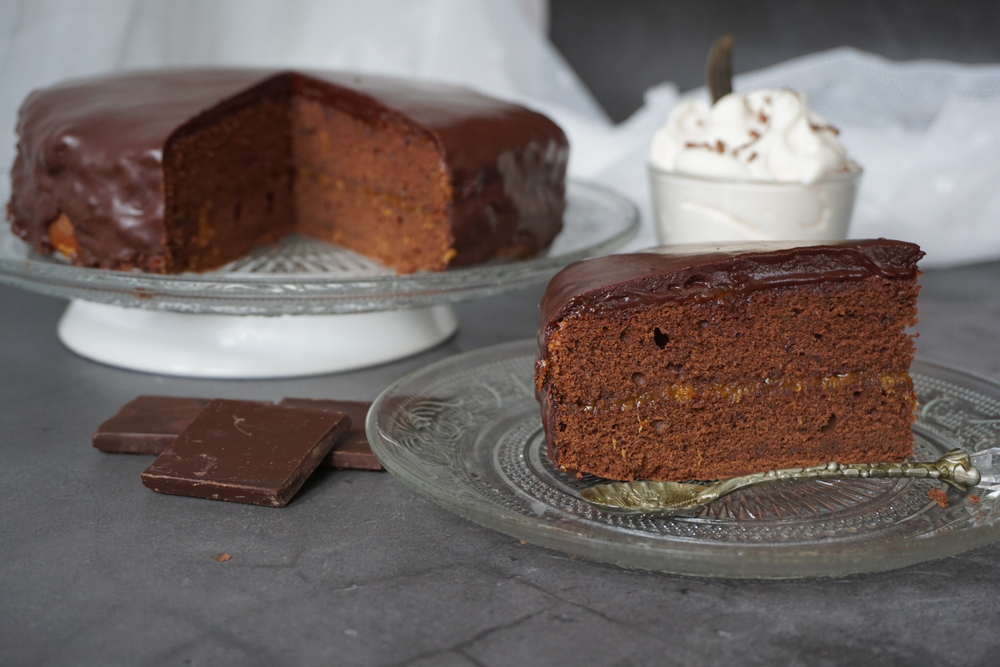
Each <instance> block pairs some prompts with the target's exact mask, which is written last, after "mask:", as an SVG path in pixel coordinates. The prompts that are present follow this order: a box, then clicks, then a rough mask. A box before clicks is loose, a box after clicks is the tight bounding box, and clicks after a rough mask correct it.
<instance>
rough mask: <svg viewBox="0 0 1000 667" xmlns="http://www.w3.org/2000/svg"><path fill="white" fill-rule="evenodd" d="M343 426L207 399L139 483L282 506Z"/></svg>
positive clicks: (331, 415)
mask: <svg viewBox="0 0 1000 667" xmlns="http://www.w3.org/2000/svg"><path fill="white" fill-rule="evenodd" d="M349 423H350V422H349V418H348V417H347V415H345V414H343V413H338V412H324V411H321V410H308V409H304V408H293V407H288V406H278V405H271V404H268V403H257V402H253V401H230V400H225V399H215V400H213V401H211V402H210V403H209V404H208V405H207V406H205V408H204V409H203V410H202V411H201V412H200V413H198V416H197V417H195V418H194V420H193V421H192V422H191V423H190V424H189V425H188V426H187V428H185V429H184V430H183V431H181V433H180V435H178V436H177V438H176V439H175V440H174V441H173V443H172V444H171V445H170V447H169V448H168V449H167V450H166V451H164V452H163V453H162V454H160V456H159V457H157V459H156V460H155V461H154V462H153V464H152V465H151V466H149V468H147V469H146V470H145V472H143V473H142V483H143V484H144V485H145V486H147V487H149V488H150V489H153V490H154V491H158V492H160V493H170V494H176V495H184V496H195V497H198V498H211V499H214V500H228V501H231V502H239V503H251V504H254V505H269V506H272V507H284V506H285V505H286V504H287V503H288V501H289V500H291V498H292V496H294V495H295V493H296V492H297V491H298V490H299V488H300V487H301V486H302V484H303V483H304V482H305V481H306V478H307V477H309V475H310V474H311V473H312V472H313V470H315V469H316V467H317V466H318V465H319V463H320V461H321V460H322V459H323V457H325V456H326V455H327V454H328V453H329V452H330V449H331V448H332V447H333V445H334V442H335V441H336V440H337V438H339V437H340V436H341V435H342V434H343V433H344V432H345V431H346V430H347V428H348V425H349Z"/></svg>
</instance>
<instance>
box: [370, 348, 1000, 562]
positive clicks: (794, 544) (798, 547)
mask: <svg viewBox="0 0 1000 667" xmlns="http://www.w3.org/2000/svg"><path fill="white" fill-rule="evenodd" d="M535 345H536V344H535V342H534V341H532V340H527V341H517V342H514V343H507V344H503V345H498V346H494V347H489V348H484V349H481V350H476V351H473V352H468V353H465V354H461V355H457V356H454V357H450V358H448V359H445V360H443V361H440V362H437V363H435V364H431V365H430V366H427V367H425V368H422V369H420V370H418V371H416V372H414V373H411V374H410V375H408V376H406V377H404V378H402V379H401V380H399V381H398V382H396V383H395V384H393V385H392V386H390V387H389V388H388V389H386V390H385V391H384V392H383V393H382V395H381V396H380V397H379V398H378V399H377V400H376V401H375V404H374V406H373V408H372V410H371V411H370V412H369V415H368V423H367V431H368V437H369V440H370V441H371V444H372V449H373V450H374V452H375V454H376V455H377V456H378V458H379V459H380V460H381V461H382V463H383V465H384V466H385V467H386V469H388V470H389V471H390V472H391V473H392V474H393V475H395V476H396V477H397V478H399V479H400V480H401V481H402V482H403V483H405V484H406V485H408V486H410V487H411V488H413V489H414V490H416V491H417V492H419V493H420V494H422V495H424V496H426V497H427V498H429V499H431V500H433V501H434V502H436V503H438V504H440V505H442V506H443V507H445V508H447V509H449V510H451V511H454V512H455V513H457V514H459V515H461V516H463V517H465V518H467V519H470V520H472V521H474V522H476V523H479V524H481V525H483V526H486V527H488V528H493V529H495V530H499V531H501V532H504V533H507V534H509V535H511V536H513V537H516V538H518V539H522V540H525V541H528V542H532V543H533V544H538V545H541V546H545V547H549V548H552V549H557V550H560V551H564V552H567V553H570V554H574V555H579V556H582V557H585V558H590V559H593V560H598V561H604V562H610V563H615V564H618V565H621V566H624V567H634V568H642V569H648V570H660V571H664V572H671V573H675V574H686V575H695V576H715V577H745V578H790V577H807V576H843V575H847V574H853V573H859V572H874V571H880V570H888V569H894V568H899V567H904V566H906V565H911V564H913V563H918V562H922V561H925V560H931V559H935V558H943V557H945V556H949V555H953V554H956V553H959V552H961V551H965V550H968V549H972V548H974V547H978V546H982V545H985V544H989V543H991V542H994V541H996V540H998V539H1000V498H998V497H1000V490H998V489H996V488H995V487H994V488H993V489H983V488H977V489H975V490H974V491H973V492H972V493H971V494H969V495H968V496H963V495H961V494H958V493H957V492H953V491H949V492H948V503H949V504H948V506H947V507H940V506H939V505H938V504H937V503H935V502H934V501H933V500H932V499H931V497H930V496H929V495H928V492H929V491H930V490H931V489H933V488H935V483H933V482H931V481H929V480H922V479H921V480H913V479H910V480H885V479H880V480H875V479H869V480H831V481H813V482H779V483H775V484H770V485H764V486H760V487H755V488H754V489H747V490H745V491H741V492H738V493H736V494H733V495H732V496H729V497H727V498H723V499H721V500H719V501H716V503H713V504H712V505H710V506H709V507H708V508H705V509H703V510H701V511H700V512H699V513H697V514H695V515H693V516H686V517H674V518H652V517H648V516H643V515H636V514H630V513H625V512H614V511H604V510H599V509H596V508H594V507H592V506H590V505H587V504H586V503H585V502H583V501H582V500H580V498H579V491H580V490H581V489H583V488H585V487H587V486H590V485H591V484H593V483H595V482H597V481H598V478H595V477H592V476H589V475H588V476H585V477H584V479H583V480H579V481H578V480H575V479H574V478H572V477H570V476H568V475H565V474H564V473H561V472H560V471H557V470H555V469H553V466H552V465H551V464H550V463H549V462H548V459H547V457H546V456H545V455H544V438H543V437H542V434H541V428H542V426H541V419H540V417H539V413H538V406H537V403H536V402H535V399H534V387H533V383H532V371H533V365H534V356H535ZM911 375H912V376H913V379H914V384H915V386H916V389H917V393H918V397H919V404H920V408H919V413H918V418H917V422H916V424H915V425H914V435H915V440H916V454H915V457H916V458H918V459H927V460H934V459H936V458H937V457H938V456H939V455H940V454H942V453H943V452H945V451H947V450H948V449H951V448H954V447H962V448H964V449H966V450H967V451H970V452H974V451H979V450H981V449H986V448H988V447H995V446H998V444H1000V384H998V383H996V382H994V381H992V380H988V379H985V378H980V377H977V376H975V375H972V374H969V373H966V372H963V371H958V370H955V369H951V368H948V367H946V366H941V365H937V364H933V363H930V362H927V361H923V360H920V359H918V360H917V361H916V362H914V365H913V368H912V369H911ZM973 495H976V498H978V502H976V498H973V497H971V496H973Z"/></svg>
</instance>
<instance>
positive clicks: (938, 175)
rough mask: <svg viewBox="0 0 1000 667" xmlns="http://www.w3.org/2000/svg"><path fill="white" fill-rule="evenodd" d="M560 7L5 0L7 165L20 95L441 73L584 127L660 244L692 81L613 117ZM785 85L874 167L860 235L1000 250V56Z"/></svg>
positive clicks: (803, 64)
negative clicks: (330, 73)
mask: <svg viewBox="0 0 1000 667" xmlns="http://www.w3.org/2000/svg"><path fill="white" fill-rule="evenodd" d="M544 17H545V0H519V1H518V2H511V1H510V0H368V1H366V2H355V1H352V0H340V1H337V0H5V1H4V2H0V91H2V95H0V166H6V165H9V164H10V162H11V161H12V159H13V154H14V135H13V128H14V123H15V119H16V112H17V107H18V105H19V104H20V101H21V100H22V99H23V98H24V96H25V95H26V94H27V93H28V92H29V91H30V90H31V89H33V88H37V87H41V86H46V85H50V84H52V83H54V82H56V81H59V80H62V79H65V78H69V77H77V76H85V75H91V74H97V73H103V72H109V71H115V70H121V69H135V68H151V67H178V66H202V65H250V66H273V67H313V68H328V69H349V70H355V71H362V72H373V73H385V74H392V75H400V76H409V77H415V78H424V79H436V80H441V81H447V82H452V83H458V84H463V85H467V86H470V87H473V88H477V89H479V90H481V91H484V92H486V93H490V94H493V95H496V96H499V97H504V98H508V99H514V100H518V101H521V102H524V103H526V104H528V105H530V106H532V107H535V108H537V109H539V110H541V111H543V112H545V113H548V114H549V115H551V116H552V117H553V118H554V119H555V120H556V121H557V122H559V123H560V124H561V125H562V126H563V128H564V129H565V130H566V132H567V134H568V135H569V137H570V142H571V147H572V148H571V158H570V172H571V175H572V176H573V177H576V178H581V179H588V180H595V181H600V182H603V183H605V184H607V185H609V186H611V187H613V188H615V189H617V190H619V191H620V192H622V193H623V194H625V195H626V196H628V197H630V198H631V199H633V200H634V201H635V202H636V204H637V205H638V206H639V207H640V210H641V211H642V214H643V223H644V224H643V229H642V232H641V233H640V235H639V237H638V238H637V239H636V240H635V241H634V242H633V243H631V244H630V245H629V249H637V248H640V247H644V246H648V245H652V244H653V243H654V242H655V241H654V236H653V231H652V221H651V215H650V204H649V187H648V183H647V177H646V166H645V165H646V157H647V153H648V150H649V146H650V141H651V139H652V136H653V134H654V132H655V131H656V130H657V129H658V128H659V127H660V125H662V124H663V122H664V121H665V120H666V117H667V114H668V113H669V111H670V109H671V108H672V107H673V105H674V104H676V102H677V100H678V93H677V89H676V87H675V86H673V85H672V84H669V83H665V84H662V85H660V86H657V87H655V88H652V89H650V90H649V91H647V92H646V97H645V104H644V105H643V107H642V108H641V109H640V110H639V111H637V112H636V113H635V114H634V115H633V116H632V117H631V118H629V119H628V120H627V121H625V122H624V123H621V124H619V125H617V126H614V125H612V124H611V123H610V122H609V120H608V118H607V116H606V115H605V114H604V113H603V111H602V110H601V109H600V107H599V106H598V105H597V103H596V102H595V101H594V99H593V97H592V96H591V95H590V93H589V92H588V91H587V89H586V88H585V87H584V86H583V84H582V83H581V82H580V80H579V79H578V78H577V77H576V75H575V74H574V73H573V71H572V70H571V69H570V68H569V67H568V66H567V64H566V63H565V62H564V61H563V59H562V58H561V56H560V55H559V53H558V52H557V51H556V50H555V49H554V48H553V47H552V45H551V44H550V43H549V42H548V41H547V40H546V39H545V37H544ZM540 28H541V29H540ZM782 86H786V87H790V88H794V89H796V90H799V91H801V92H804V93H806V95H808V97H809V100H810V102H811V104H812V105H813V107H814V108H815V109H817V110H818V111H819V112H820V113H821V114H823V115H824V116H825V117H826V118H827V119H828V120H829V121H830V122H831V123H833V124H834V125H836V126H837V127H839V128H840V130H841V139H842V140H843V143H844V145H845V146H846V147H847V150H848V152H849V154H850V155H851V156H852V157H853V158H854V159H855V160H856V161H857V162H858V163H859V164H861V166H862V167H863V168H864V169H865V175H864V177H863V180H862V186H861V192H860V195H859V200H858V204H857V208H856V210H855V215H854V221H853V223H852V226H851V231H850V235H851V236H854V237H871V236H885V237H890V238H899V239H905V240H910V241H915V242H917V243H919V244H920V245H921V246H922V247H923V248H924V249H925V251H926V252H927V258H926V259H925V261H924V263H923V265H924V266H928V267H929V266H944V265H953V264H960V263H968V262H975V261H983V260H990V259H998V258H1000V224H998V223H1000V158H998V156H1000V66H998V65H980V66H970V65H955V64H950V63H941V62H929V61H920V62H910V63H893V62H889V61H886V60H884V59H882V58H879V57H877V56H873V55H869V54H865V53H861V52H858V51H855V50H852V49H846V48H843V49H835V50H833V51H828V52H825V53H818V54H813V55H810V56H806V57H803V58H798V59H795V60H792V61H789V62H786V63H782V64H780V65H776V66H774V67H770V68H767V69H764V70H760V71H757V72H753V73H749V74H745V75H742V76H739V77H737V78H736V85H735V87H736V89H737V90H738V91H741V92H746V91H749V90H751V89H755V88H765V87H768V88H773V87H782ZM694 94H704V93H703V92H695V93H694ZM4 180H5V179H4ZM0 182H3V181H2V180H0ZM6 186H7V184H6V183H4V186H3V189H4V190H6ZM0 195H3V196H4V197H6V194H5V192H0Z"/></svg>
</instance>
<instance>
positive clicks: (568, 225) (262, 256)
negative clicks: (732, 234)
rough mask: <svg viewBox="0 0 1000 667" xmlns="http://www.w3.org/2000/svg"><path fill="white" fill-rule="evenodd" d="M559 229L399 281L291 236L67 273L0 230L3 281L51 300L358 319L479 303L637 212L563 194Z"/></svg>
mask: <svg viewBox="0 0 1000 667" xmlns="http://www.w3.org/2000/svg"><path fill="white" fill-rule="evenodd" d="M566 195H567V197H566V198H567V208H566V214H565V217H564V219H563V222H564V228H563V231H562V233H560V234H559V236H558V237H557V238H556V240H555V243H553V244H552V247H551V248H550V249H549V251H548V253H546V254H545V255H542V256H539V257H534V258H531V259H527V260H523V261H516V262H506V263H485V264H479V265H476V266H472V267H465V268H459V269H452V270H449V271H442V272H439V273H415V274H410V275H396V274H395V273H394V272H393V271H392V270H391V269H388V268H386V267H385V266H382V265H381V264H379V263H377V262H374V261H372V260H370V259H368V258H366V257H363V256H361V255H358V254H356V253H353V252H351V251H349V250H345V249H343V248H340V247H337V246H333V245H329V244H326V243H322V242H320V241H316V240H314V239H310V238H306V237H302V236H296V235H292V236H290V237H288V238H286V239H284V240H282V241H280V242H278V243H275V244H273V245H270V246H265V247H261V248H258V249H256V250H255V251H254V252H253V253H251V255H250V256H249V257H246V258H243V259H241V260H238V261H236V262H233V263H232V264H229V265H227V266H225V267H223V268H221V269H218V270H216V271H212V272H209V273H203V274H197V273H185V274H180V275H169V276H163V275H156V274H150V273H141V272H138V271H109V270H104V269H88V268H82V267H78V266H73V265H71V264H69V263H67V262H66V261H65V260H63V259H61V258H59V257H51V256H40V255H38V254H37V253H35V252H34V251H32V250H31V249H30V248H29V247H28V246H27V244H25V243H24V242H23V241H21V239H19V238H18V237H17V236H15V235H14V234H13V233H12V232H11V231H10V229H9V228H7V227H5V228H4V229H2V230H0V282H6V283H9V284H12V285H16V286H18V287H23V288H25V289H29V290H33V291H36V292H41V293H42V294H47V295H50V296H59V297H65V298H71V299H84V300H87V301H95V302H98V303H109V304H114V305H118V306H127V307H130V308H150V309H156V310H169V311H176V312H187V313H217V314H228V315H282V314H327V313H359V312H369V311H378V310H392V309H396V308H416V307H422V306H432V305H437V304H443V303H453V302H456V301H464V300H467V299H476V298H481V297H485V296H490V295H493V294H499V293H501V292H505V291H507V290H511V289H516V288H518V287H522V286H524V285H529V284H533V283H536V282H539V281H541V280H545V279H547V278H549V277H551V276H552V274H553V273H555V272H556V271H557V270H558V269H560V268H562V267H564V266H566V265H567V264H569V263H570V262H575V261H576V260H578V259H583V258H585V257H592V256H595V255H600V254H604V253H608V252H612V251H613V250H616V249H618V248H620V247H621V246H623V245H624V244H625V243H627V242H628V241H629V240H630V239H631V238H632V237H633V236H634V235H635V233H636V232H637V231H638V229H639V215H638V212H637V210H636V208H635V206H634V205H633V204H632V203H631V202H629V201H628V200H627V199H624V198H623V197H621V196H619V195H617V194H615V193H614V192H612V191H610V190H607V189H605V188H602V187H600V186H596V185H590V184H584V183H577V182H571V183H569V184H568V187H567V193H566Z"/></svg>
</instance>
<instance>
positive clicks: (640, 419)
mask: <svg viewBox="0 0 1000 667" xmlns="http://www.w3.org/2000/svg"><path fill="white" fill-rule="evenodd" d="M922 256H923V253H922V252H921V251H920V249H919V248H918V247H917V246H916V245H914V244H912V243H904V242H900V241H888V240H885V239H878V240H867V241H842V242H836V243H825V244H816V245H804V242H801V241H798V242H793V243H730V244H712V245H690V246H665V247H660V248H654V249H652V250H649V251H646V252H641V253H635V254H628V255H612V256H608V257H600V258H596V259H591V260H586V261H583V262H577V263H575V264H572V265H571V266H569V267H567V268H566V269H564V270H563V271H561V272H560V273H559V274H557V275H556V276H555V278H553V279H552V282H551V283H549V286H548V289H547V290H546V291H545V295H544V296H543V298H542V304H541V324H540V328H539V340H538V342H539V347H538V360H537V365H536V372H535V380H536V387H537V396H538V400H539V401H540V403H541V406H542V421H543V423H544V427H545V436H546V440H547V443H548V453H549V457H550V458H551V459H552V461H553V462H554V463H555V464H556V465H557V466H558V467H560V468H562V469H564V470H567V471H575V472H586V473H592V474H595V475H599V476H601V477H606V478H609V479H617V480H633V479H653V480H687V479H715V478H721V477H729V476H734V475H741V474H745V473H749V472H754V471H761V470H768V469H773V468H788V467H794V466H807V465H818V464H821V463H827V462H829V461H838V462H840V463H852V462H864V461H901V460H903V459H904V458H905V457H906V456H908V455H910V454H911V453H912V451H913V435H912V432H911V430H910V426H911V423H912V422H913V410H914V407H915V404H916V396H915V394H914V391H913V384H912V381H911V380H910V377H909V374H908V370H909V367H910V362H911V361H912V360H913V352H914V345H913V341H912V336H911V335H909V334H907V328H908V327H910V326H912V325H913V324H915V323H916V304H917V292H918V290H919V287H918V286H917V284H916V281H917V277H918V275H919V272H918V271H917V268H916V262H917V260H918V259H919V258H920V257H922Z"/></svg>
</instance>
